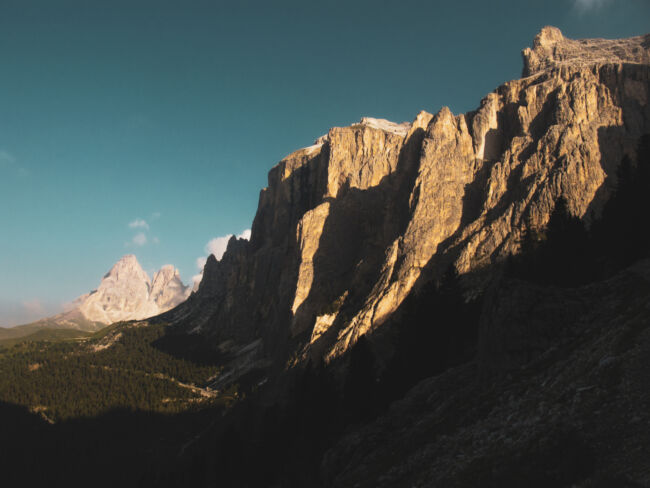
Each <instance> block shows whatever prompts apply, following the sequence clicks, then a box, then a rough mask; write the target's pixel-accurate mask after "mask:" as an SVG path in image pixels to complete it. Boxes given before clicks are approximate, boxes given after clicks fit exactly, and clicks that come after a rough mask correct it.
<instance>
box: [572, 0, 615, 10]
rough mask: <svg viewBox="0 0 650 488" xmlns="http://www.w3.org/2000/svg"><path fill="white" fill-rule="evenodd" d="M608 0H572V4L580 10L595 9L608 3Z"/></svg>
mask: <svg viewBox="0 0 650 488" xmlns="http://www.w3.org/2000/svg"><path fill="white" fill-rule="evenodd" d="M608 1H609V0H574V2H573V4H574V6H575V7H576V8H577V9H578V10H579V11H581V12H587V11H589V10H597V9H599V8H601V7H602V6H604V5H605V4H606V3H608Z"/></svg>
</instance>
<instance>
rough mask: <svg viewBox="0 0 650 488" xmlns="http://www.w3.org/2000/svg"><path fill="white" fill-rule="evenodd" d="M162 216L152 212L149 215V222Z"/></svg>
mask: <svg viewBox="0 0 650 488" xmlns="http://www.w3.org/2000/svg"><path fill="white" fill-rule="evenodd" d="M161 216H162V214H161V213H160V212H154V213H152V214H151V220H158V219H159V218H160V217H161Z"/></svg>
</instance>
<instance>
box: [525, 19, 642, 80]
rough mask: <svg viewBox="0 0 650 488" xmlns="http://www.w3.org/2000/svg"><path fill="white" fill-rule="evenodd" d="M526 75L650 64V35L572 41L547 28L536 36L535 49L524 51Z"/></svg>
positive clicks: (556, 29)
mask: <svg viewBox="0 0 650 488" xmlns="http://www.w3.org/2000/svg"><path fill="white" fill-rule="evenodd" d="M522 56H523V58H524V69H523V74H522V76H524V77H526V76H532V75H535V74H538V73H540V72H542V71H545V70H548V69H554V68H559V67H562V66H572V67H581V66H588V65H594V64H618V63H633V64H650V34H645V35H642V36H636V37H629V38H627V39H579V40H574V39H569V38H567V37H564V35H563V34H562V31H560V29H558V28H557V27H552V26H546V27H544V28H542V30H541V31H540V32H539V33H538V34H537V35H536V36H535V39H534V40H533V47H532V48H529V47H527V48H526V49H524V50H523V51H522Z"/></svg>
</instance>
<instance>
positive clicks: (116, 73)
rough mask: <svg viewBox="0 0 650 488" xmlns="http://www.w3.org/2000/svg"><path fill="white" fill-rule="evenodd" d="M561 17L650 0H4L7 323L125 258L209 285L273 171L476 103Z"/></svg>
mask: <svg viewBox="0 0 650 488" xmlns="http://www.w3.org/2000/svg"><path fill="white" fill-rule="evenodd" d="M545 25H554V26H556V27H559V28H560V29H561V30H562V32H563V33H564V35H565V36H567V37H571V38H581V37H610V38H614V37H628V36H632V35H639V34H643V33H646V32H647V31H650V1H648V0H547V1H543V2H542V1H539V2H530V1H523V0H516V1H515V0H512V1H505V0H504V1H500V0H493V1H490V2H486V1H485V0H471V1H470V0H466V1H463V0H457V1H455V2H436V1H433V0H427V1H410V0H403V1H400V2H395V1H392V2H382V1H380V0H374V1H351V0H348V1H337V0H328V1H325V2H309V1H305V0H301V1H270V0H265V1H248V0H239V1H237V2H232V1H230V2H221V1H216V0H215V1H199V0H183V1H180V0H179V1H172V0H155V1H139V0H129V1H123V0H112V1H110V2H99V1H88V0H83V1H81V0H76V1H73V0H57V1H52V0H2V1H1V2H0V66H1V73H2V74H1V75H0V325H2V326H10V325H16V324H19V323H26V322H29V321H32V320H35V319H37V318H41V317H44V316H47V315H51V314H53V313H56V312H59V311H60V310H61V309H62V306H63V304H65V303H66V302H69V301H71V300H73V299H74V298H75V297H77V296H79V295H81V294H83V293H86V292H88V291H90V290H92V289H94V288H96V287H97V285H98V284H99V281H100V280H101V277H102V276H103V275H104V274H105V273H106V272H107V271H108V270H109V269H110V268H111V266H112V265H113V264H114V263H115V262H116V261H117V260H118V259H119V258H120V257H121V256H122V255H124V254H135V255H136V256H137V258H138V260H139V261H140V263H141V264H142V266H143V267H144V269H145V270H146V271H147V272H149V273H150V274H152V273H153V272H154V271H155V270H157V269H159V268H160V267H161V266H162V265H164V264H174V265H175V266H176V267H178V268H179V270H180V272H181V276H182V278H183V280H184V281H185V282H186V283H188V282H191V280H192V277H193V276H195V275H196V274H197V273H198V272H199V266H200V265H201V264H202V263H203V262H204V261H203V260H204V259H205V256H206V255H208V254H209V253H210V252H215V253H217V254H218V253H219V252H222V250H223V244H224V242H226V240H225V239H223V238H224V237H226V236H228V235H230V234H235V235H243V236H244V237H245V236H246V235H247V234H246V231H247V230H248V229H250V227H251V224H252V221H253V218H254V216H255V211H256V208H257V202H258V198H259V192H260V190H261V189H262V188H263V187H264V186H265V185H266V183H267V172H268V170H269V169H270V168H271V167H272V166H274V165H275V164H276V163H277V162H278V161H280V160H281V159H282V158H283V157H284V156H285V155H287V154H289V153H291V152H292V151H294V150H296V149H298V148H301V147H304V146H308V145H310V144H312V143H313V141H314V140H315V139H316V138H318V137H319V136H320V135H322V134H325V133H326V132H327V130H328V128H330V127H333V126H345V125H349V124H351V123H354V122H356V121H358V120H359V119H360V118H361V117H363V116H370V117H379V118H387V119H389V120H393V121H395V122H402V121H411V120H412V119H413V118H414V117H415V115H416V114H417V113H418V112H419V111H420V110H427V111H429V112H433V113H435V112H437V111H438V110H439V109H440V108H441V107H442V106H448V107H450V108H451V110H452V111H453V112H454V113H460V112H465V111H468V110H472V109H474V108H476V107H477V106H478V104H479V102H480V100H481V98H483V97H484V96H485V95H486V94H487V93H488V92H490V91H492V90H493V89H495V88H496V87H497V86H498V85H500V84H501V83H503V82H505V81H507V80H510V79H514V78H518V77H519V76H520V73H521V68H522V63H521V55H520V52H521V49H523V48H524V47H526V46H530V45H531V43H532V40H533V38H534V36H535V34H536V33H537V32H538V31H539V30H540V28H541V27H543V26H545Z"/></svg>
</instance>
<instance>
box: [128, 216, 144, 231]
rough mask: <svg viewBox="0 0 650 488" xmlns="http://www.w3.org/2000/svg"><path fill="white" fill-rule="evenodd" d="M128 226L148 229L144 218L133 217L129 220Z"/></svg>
mask: <svg viewBox="0 0 650 488" xmlns="http://www.w3.org/2000/svg"><path fill="white" fill-rule="evenodd" d="M129 227H130V228H131V229H146V230H149V224H147V221H146V220H144V219H135V220H133V221H132V222H129Z"/></svg>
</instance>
